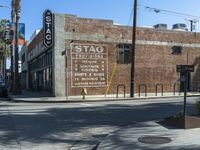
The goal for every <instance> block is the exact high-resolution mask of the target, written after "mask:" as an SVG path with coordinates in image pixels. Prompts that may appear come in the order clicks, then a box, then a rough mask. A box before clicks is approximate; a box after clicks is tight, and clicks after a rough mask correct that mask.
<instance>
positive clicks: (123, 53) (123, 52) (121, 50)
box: [117, 44, 131, 64]
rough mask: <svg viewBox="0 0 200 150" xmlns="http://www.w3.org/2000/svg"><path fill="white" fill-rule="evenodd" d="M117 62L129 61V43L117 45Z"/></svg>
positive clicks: (127, 62)
mask: <svg viewBox="0 0 200 150" xmlns="http://www.w3.org/2000/svg"><path fill="white" fill-rule="evenodd" d="M117 63H118V64H129V63H131V44H119V45H118V46H117Z"/></svg>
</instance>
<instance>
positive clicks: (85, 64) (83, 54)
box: [71, 43, 108, 87]
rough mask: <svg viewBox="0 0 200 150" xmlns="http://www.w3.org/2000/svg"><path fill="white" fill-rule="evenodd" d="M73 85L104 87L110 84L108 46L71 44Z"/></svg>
mask: <svg viewBox="0 0 200 150" xmlns="http://www.w3.org/2000/svg"><path fill="white" fill-rule="evenodd" d="M71 67H72V68H71V85H72V87H102V86H107V85H108V81H107V80H108V52H107V46H105V45H100V44H80V43H72V44H71Z"/></svg>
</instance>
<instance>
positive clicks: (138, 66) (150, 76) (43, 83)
mask: <svg viewBox="0 0 200 150" xmlns="http://www.w3.org/2000/svg"><path fill="white" fill-rule="evenodd" d="M53 23H54V36H53V38H54V44H53V46H52V47H49V48H47V47H46V46H45V45H44V44H43V41H44V30H43V29H42V30H41V31H40V32H39V33H38V34H37V35H36V36H35V38H34V39H33V40H32V41H31V42H30V43H29V44H28V46H27V61H28V66H29V67H28V68H29V69H28V74H29V79H28V82H29V84H28V86H29V88H30V89H32V90H36V91H49V92H51V93H52V95H53V96H66V97H67V96H73V95H80V94H81V91H82V89H83V88H86V89H87V92H88V95H104V94H105V93H106V91H108V94H116V89H117V86H118V85H125V87H126V93H129V92H130V88H129V87H130V69H131V43H132V28H131V27H128V26H122V25H114V24H113V21H111V20H99V19H89V18H81V17H77V16H75V15H64V14H54V21H53ZM162 27H163V26H162ZM164 28H165V27H164ZM136 37H137V40H136V50H135V92H136V93H138V91H139V87H140V88H141V89H140V91H141V92H144V85H145V86H146V87H147V92H151V93H154V92H155V89H156V85H163V89H164V92H173V90H174V85H175V83H177V85H176V86H175V88H176V89H175V90H176V91H177V90H179V88H180V89H182V88H183V83H182V82H180V80H179V79H180V77H181V76H182V74H179V73H177V72H176V65H179V64H195V71H194V73H190V74H189V77H188V79H189V84H188V86H189V90H190V91H197V90H198V87H199V84H200V78H199V74H200V68H199V58H200V44H199V41H200V33H191V32H186V31H185V32H184V31H183V32H178V31H175V30H167V29H166V28H165V30H157V29H154V28H141V27H138V28H137V35H136ZM111 79H112V80H111ZM178 83H179V84H178ZM160 91H161V87H160V86H159V87H158V92H160Z"/></svg>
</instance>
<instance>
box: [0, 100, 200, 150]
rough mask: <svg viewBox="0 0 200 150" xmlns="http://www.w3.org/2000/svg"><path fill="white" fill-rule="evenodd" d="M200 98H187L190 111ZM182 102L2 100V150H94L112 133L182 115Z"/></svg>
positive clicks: (0, 106)
mask: <svg viewBox="0 0 200 150" xmlns="http://www.w3.org/2000/svg"><path fill="white" fill-rule="evenodd" d="M198 99H199V98H192V97H191V98H188V104H187V110H188V112H189V111H190V112H191V111H192V109H193V104H194V103H195V101H196V100H198ZM182 104H183V98H168V99H154V100H141V101H139V100H137V101H134V100H129V101H123V100H122V101H116V102H115V101H108V102H90V103H89V102H88V103H13V102H10V101H7V100H6V99H3V98H1V99H0V112H1V113H0V149H1V150H40V149H41V150H46V149H48V150H55V149H59V150H94V149H96V148H95V146H96V145H98V143H99V142H100V141H101V140H102V139H103V138H105V137H106V136H107V135H109V134H110V133H112V132H114V131H117V130H119V129H120V128H125V127H126V126H129V125H131V124H134V123H138V122H144V121H149V120H159V119H161V118H163V117H167V116H170V115H173V114H177V113H178V112H181V111H182Z"/></svg>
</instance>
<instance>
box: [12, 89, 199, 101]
mask: <svg viewBox="0 0 200 150" xmlns="http://www.w3.org/2000/svg"><path fill="white" fill-rule="evenodd" d="M180 96H183V93H181V95H179V93H175V95H174V93H163V96H162V94H161V93H158V94H157V96H155V93H147V96H145V94H144V93H141V96H139V95H138V94H137V93H136V94H135V96H134V98H132V97H130V95H129V94H126V96H125V98H124V95H123V94H119V96H118V98H117V97H116V95H107V96H105V95H86V98H85V99H83V97H82V96H81V95H79V96H69V97H53V96H52V95H51V94H50V93H48V92H30V91H23V92H22V94H21V95H11V94H9V99H10V100H11V101H14V102H46V103H47V102H96V101H117V100H145V99H160V98H173V97H180ZM187 96H188V97H195V96H200V93H192V92H189V93H188V95H187Z"/></svg>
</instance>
